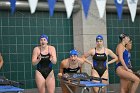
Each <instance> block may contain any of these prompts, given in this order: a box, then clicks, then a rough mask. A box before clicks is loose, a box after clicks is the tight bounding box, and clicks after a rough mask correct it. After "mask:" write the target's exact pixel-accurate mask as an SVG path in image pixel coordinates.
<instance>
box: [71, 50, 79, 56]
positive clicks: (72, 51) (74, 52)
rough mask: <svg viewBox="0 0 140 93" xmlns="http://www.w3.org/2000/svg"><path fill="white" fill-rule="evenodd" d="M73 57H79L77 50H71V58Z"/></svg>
mask: <svg viewBox="0 0 140 93" xmlns="http://www.w3.org/2000/svg"><path fill="white" fill-rule="evenodd" d="M72 55H77V56H78V51H77V50H75V49H73V50H71V51H70V56H72Z"/></svg>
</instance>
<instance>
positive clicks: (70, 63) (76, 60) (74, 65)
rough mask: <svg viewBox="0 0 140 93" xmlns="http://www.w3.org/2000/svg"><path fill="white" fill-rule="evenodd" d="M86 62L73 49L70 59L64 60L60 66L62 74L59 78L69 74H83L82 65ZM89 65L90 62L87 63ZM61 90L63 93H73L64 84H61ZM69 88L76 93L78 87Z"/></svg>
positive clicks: (60, 73) (59, 74)
mask: <svg viewBox="0 0 140 93" xmlns="http://www.w3.org/2000/svg"><path fill="white" fill-rule="evenodd" d="M84 62H85V61H84V60H83V59H82V58H80V57H78V51H77V50H75V49H73V50H71V51H70V57H69V58H66V59H64V60H62V62H61V64H60V72H59V73H58V76H59V77H62V75H65V74H67V73H77V72H80V73H81V72H82V65H83V63H84ZM87 63H88V62H87ZM61 88H62V92H63V93H71V92H70V91H69V90H68V88H67V87H66V86H65V84H64V83H63V82H61ZM69 88H70V89H71V90H72V91H73V92H74V93H75V91H76V87H75V86H69Z"/></svg>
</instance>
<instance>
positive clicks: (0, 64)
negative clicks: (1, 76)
mask: <svg viewBox="0 0 140 93" xmlns="http://www.w3.org/2000/svg"><path fill="white" fill-rule="evenodd" d="M2 66H3V57H2V55H1V53H0V69H1V68H2Z"/></svg>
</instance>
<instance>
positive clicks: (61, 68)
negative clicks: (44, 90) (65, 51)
mask: <svg viewBox="0 0 140 93" xmlns="http://www.w3.org/2000/svg"><path fill="white" fill-rule="evenodd" d="M64 63H65V60H63V61H62V62H61V64H60V69H59V73H58V76H59V77H61V76H62V75H63V68H64Z"/></svg>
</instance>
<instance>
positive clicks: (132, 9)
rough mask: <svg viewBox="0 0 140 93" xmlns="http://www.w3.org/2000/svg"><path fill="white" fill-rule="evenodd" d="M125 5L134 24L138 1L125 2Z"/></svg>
mask: <svg viewBox="0 0 140 93" xmlns="http://www.w3.org/2000/svg"><path fill="white" fill-rule="evenodd" d="M127 3H128V7H129V10H130V14H131V19H132V22H134V20H135V16H136V11H137V4H138V0H127Z"/></svg>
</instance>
